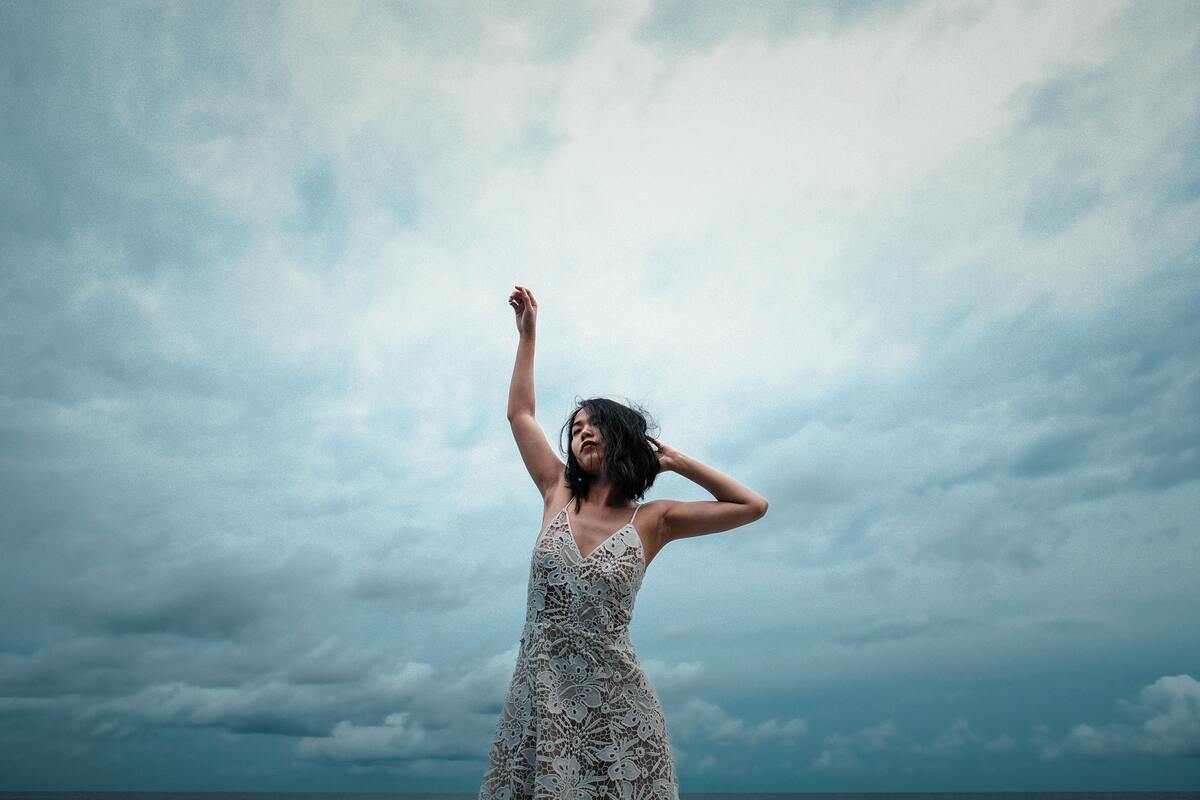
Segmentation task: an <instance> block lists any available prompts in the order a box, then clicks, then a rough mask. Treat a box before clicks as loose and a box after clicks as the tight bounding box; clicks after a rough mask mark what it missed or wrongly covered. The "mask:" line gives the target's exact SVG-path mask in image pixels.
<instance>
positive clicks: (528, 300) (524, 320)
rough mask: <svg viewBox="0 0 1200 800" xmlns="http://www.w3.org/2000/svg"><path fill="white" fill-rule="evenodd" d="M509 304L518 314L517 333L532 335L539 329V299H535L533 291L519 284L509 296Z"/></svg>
mask: <svg viewBox="0 0 1200 800" xmlns="http://www.w3.org/2000/svg"><path fill="white" fill-rule="evenodd" d="M508 304H509V305H510V306H512V308H513V311H514V312H515V313H516V315H517V333H519V334H521V335H522V336H532V335H533V333H534V331H535V330H536V329H537V300H534V299H533V292H531V291H529V289H527V288H526V287H524V286H519V285H518V286H517V287H516V288H515V289H513V291H512V294H510V295H509V296H508Z"/></svg>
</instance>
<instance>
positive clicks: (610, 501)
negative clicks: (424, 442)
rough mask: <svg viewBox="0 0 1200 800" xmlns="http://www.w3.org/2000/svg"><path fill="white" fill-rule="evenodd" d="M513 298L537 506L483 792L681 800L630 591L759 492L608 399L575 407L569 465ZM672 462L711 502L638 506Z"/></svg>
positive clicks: (513, 397) (513, 402)
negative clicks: (546, 429) (541, 401)
mask: <svg viewBox="0 0 1200 800" xmlns="http://www.w3.org/2000/svg"><path fill="white" fill-rule="evenodd" d="M508 302H509V305H511V306H512V307H513V310H514V311H515V312H516V318H517V330H518V332H519V333H520V342H519V344H518V345H517V361H516V366H515V367H514V369H513V377H512V386H511V387H510V389H509V395H508V420H509V422H510V424H511V425H512V431H513V436H515V437H516V440H517V447H518V449H520V451H521V458H522V459H523V460H524V461H525V466H526V468H527V469H528V470H529V474H530V476H531V477H532V478H533V481H534V483H536V484H537V487H538V490H539V491H541V493H542V497H543V499H544V501H545V507H544V510H543V514H542V529H541V533H540V534H539V536H538V539H537V541H536V542H535V543H534V548H533V556H532V559H531V563H530V573H529V593H528V603H527V607H526V619H525V628H524V630H523V631H522V633H521V644H520V651H519V653H518V655H517V666H516V670H515V671H514V673H513V677H512V683H511V684H510V686H509V689H508V696H507V697H506V699H505V702H504V707H503V709H502V710H501V712H500V720H499V722H498V723H497V724H496V735H495V739H494V741H493V743H492V746H491V751H490V753H489V756H488V762H489V763H488V768H487V773H486V774H485V776H484V780H483V786H482V787H481V788H480V790H479V798H480V800H493V798H498V799H500V800H525V799H526V798H533V797H547V798H550V797H553V798H559V797H561V798H568V797H569V798H572V800H600V798H622V799H623V800H651V799H652V798H663V799H664V800H667V799H669V800H678V797H679V785H678V782H677V779H676V775H675V767H674V763H673V761H672V759H671V749H670V745H669V743H668V738H667V724H666V719H665V717H664V716H663V711H662V704H661V703H660V702H659V699H658V695H657V694H656V693H655V691H654V689H653V687H652V686H651V685H650V681H649V680H648V679H647V677H646V674H645V673H644V672H643V671H642V667H641V664H640V663H639V662H638V657H637V653H636V651H635V650H634V647H633V643H632V642H631V641H630V640H629V622H630V619H631V618H632V616H633V607H634V600H635V598H636V596H637V591H638V588H639V587H640V586H641V583H642V577H643V576H644V575H645V572H646V568H647V567H648V566H649V565H650V562H651V561H652V560H653V559H654V557H655V555H657V554H658V551H660V550H661V549H662V548H663V546H665V545H666V544H667V542H671V541H675V540H676V539H683V538H686V537H689V536H700V535H702V534H705V533H716V532H718V531H727V530H729V529H731V528H736V527H738V526H739V525H746V524H748V523H751V522H753V521H754V520H756V519H759V518H760V517H762V516H763V514H765V513H766V512H767V501H766V499H765V498H764V497H763V496H762V495H759V494H757V493H755V492H753V491H751V490H750V489H747V488H746V487H745V486H742V485H741V484H740V483H738V482H737V481H735V480H733V479H732V478H730V477H728V476H726V475H722V474H721V473H720V472H717V471H716V470H715V469H713V468H711V467H708V466H705V465H704V464H701V463H700V462H699V461H696V460H695V459H693V458H690V457H688V456H685V455H684V454H682V453H680V452H679V451H678V450H676V449H674V448H672V447H670V446H668V445H666V444H663V443H662V442H660V441H658V440H657V439H655V438H654V437H652V436H647V435H646V430H647V426H646V419H645V417H644V416H643V415H642V414H641V413H640V412H638V411H635V410H633V409H630V408H628V407H626V406H623V405H621V404H620V403H615V402H613V401H611V400H606V399H603V398H593V399H590V400H584V401H583V402H581V403H579V405H578V406H577V407H576V409H575V410H574V412H573V413H572V414H571V417H570V419H569V420H568V425H569V429H570V448H569V450H568V452H567V463H566V464H565V465H564V464H563V463H562V461H560V460H559V458H558V456H556V455H555V454H554V451H553V450H551V449H550V444H549V443H548V442H547V440H546V436H545V434H544V433H543V432H542V429H541V427H540V426H539V425H538V423H537V420H536V419H534V416H533V413H534V391H533V350H534V340H535V330H536V323H537V301H536V300H534V298H533V294H532V293H531V292H530V291H529V289H527V288H526V287H524V286H517V287H516V289H515V290H514V291H513V292H512V294H511V295H510V296H509V299H508ZM564 427H566V426H564ZM652 445H653V446H652ZM666 470H674V471H675V472H678V473H679V474H680V475H683V476H684V477H686V478H689V479H691V480H693V481H695V482H696V483H698V484H699V485H700V486H702V487H704V488H705V489H707V490H708V491H709V492H711V493H712V495H713V497H716V498H717V499H716V500H706V501H700V502H683V501H679V500H665V499H664V500H652V501H650V502H648V503H645V504H642V503H639V502H637V498H639V497H642V496H643V495H644V494H645V492H646V490H647V489H648V488H650V486H651V485H652V484H653V483H654V478H655V476H656V475H657V474H658V473H659V472H662V471H666ZM643 505H644V508H643ZM639 512H640V516H639ZM635 519H636V521H637V525H636V527H635V526H634V520H635ZM618 526H620V527H618ZM614 529H615V530H614Z"/></svg>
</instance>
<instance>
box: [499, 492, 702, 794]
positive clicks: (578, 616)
mask: <svg viewBox="0 0 1200 800" xmlns="http://www.w3.org/2000/svg"><path fill="white" fill-rule="evenodd" d="M571 502H574V501H573V500H572V501H571ZM569 506H570V503H568V504H567V506H564V507H563V509H562V510H561V511H559V512H558V514H556V515H555V516H554V518H553V519H552V520H550V523H549V524H548V525H547V526H546V528H545V529H544V530H543V531H542V532H541V534H540V535H539V536H538V540H537V542H536V543H535V545H534V548H533V557H532V559H531V562H530V570H529V597H528V605H527V611H526V618H525V628H524V630H523V631H522V632H521V646H520V650H519V652H518V654H517V665H516V670H515V671H514V672H513V677H512V683H511V684H510V685H509V689H508V696H507V697H506V698H505V701H504V707H503V709H502V710H501V712H500V720H499V722H497V724H496V736H495V739H494V741H493V743H492V746H491V751H490V753H489V755H488V762H489V763H488V768H487V772H486V774H485V775H484V779H483V786H482V787H481V788H480V790H479V800H528V799H531V798H538V800H542V799H543V798H545V799H546V800H549V798H564V800H565V799H566V798H570V800H601V798H613V799H614V800H615V799H617V798H619V799H620V800H658V799H660V800H678V798H679V785H678V782H677V780H676V777H675V766H674V763H673V762H672V759H671V748H670V744H669V742H668V739H667V722H666V717H664V715H663V710H662V704H661V702H660V701H659V699H658V695H657V694H656V693H655V691H654V688H653V687H652V686H651V685H650V681H649V679H648V678H647V677H646V673H645V672H644V671H643V670H642V666H641V664H640V663H639V662H638V657H637V652H636V651H635V650H634V647H633V643H632V642H631V641H630V640H629V622H630V619H632V617H633V606H634V601H635V600H636V598H637V592H638V588H639V587H640V586H641V583H642V577H643V576H644V575H645V572H646V561H645V550H644V549H643V547H642V540H641V537H640V536H639V534H638V532H637V530H636V529H635V528H634V526H633V520H634V519H635V518H636V517H637V512H638V509H640V508H641V505H640V504H639V505H638V508H637V509H634V512H633V516H632V517H631V518H630V520H629V522H628V523H627V524H626V525H625V526H624V527H622V528H619V529H617V530H616V531H614V532H613V533H612V534H611V535H610V536H609V537H608V538H607V539H605V540H604V542H603V543H602V544H601V545H600V546H599V547H597V548H596V549H595V550H593V551H592V552H591V553H589V554H588V555H586V556H584V555H583V554H582V553H581V552H580V551H579V546H578V544H577V543H576V541H575V536H574V534H573V532H572V531H571V521H570V515H569V514H568V512H567V508H568V507H569Z"/></svg>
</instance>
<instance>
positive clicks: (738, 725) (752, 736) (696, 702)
mask: <svg viewBox="0 0 1200 800" xmlns="http://www.w3.org/2000/svg"><path fill="white" fill-rule="evenodd" d="M668 726H669V728H670V732H671V736H672V737H675V736H678V737H679V738H680V739H681V740H683V741H688V740H692V739H708V740H711V741H714V742H725V743H736V744H748V745H752V744H756V743H758V742H762V741H766V740H782V741H791V740H793V739H796V738H797V737H800V736H803V735H805V734H806V733H807V732H808V723H807V722H806V721H805V720H804V719H803V718H801V717H790V718H787V719H783V720H780V719H777V718H771V719H769V720H765V721H763V722H756V723H748V722H746V721H745V720H743V719H738V718H736V717H732V716H730V715H729V714H728V713H727V712H726V711H725V710H724V709H723V708H721V707H720V706H718V705H717V704H716V703H712V702H709V701H707V700H704V699H701V698H699V697H691V698H689V699H688V701H687V702H686V703H684V704H683V706H682V707H680V708H675V709H672V710H671V711H670V713H669V717H668Z"/></svg>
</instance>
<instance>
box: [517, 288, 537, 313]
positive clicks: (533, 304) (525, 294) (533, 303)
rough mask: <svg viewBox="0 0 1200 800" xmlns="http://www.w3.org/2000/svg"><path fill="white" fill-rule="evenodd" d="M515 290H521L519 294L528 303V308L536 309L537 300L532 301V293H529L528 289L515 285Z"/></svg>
mask: <svg viewBox="0 0 1200 800" xmlns="http://www.w3.org/2000/svg"><path fill="white" fill-rule="evenodd" d="M517 288H518V289H520V290H521V294H522V296H523V297H524V298H525V299H526V301H527V302H528V303H529V306H530V308H537V300H534V299H533V292H531V291H529V287H527V286H521V285H520V284H517Z"/></svg>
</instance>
